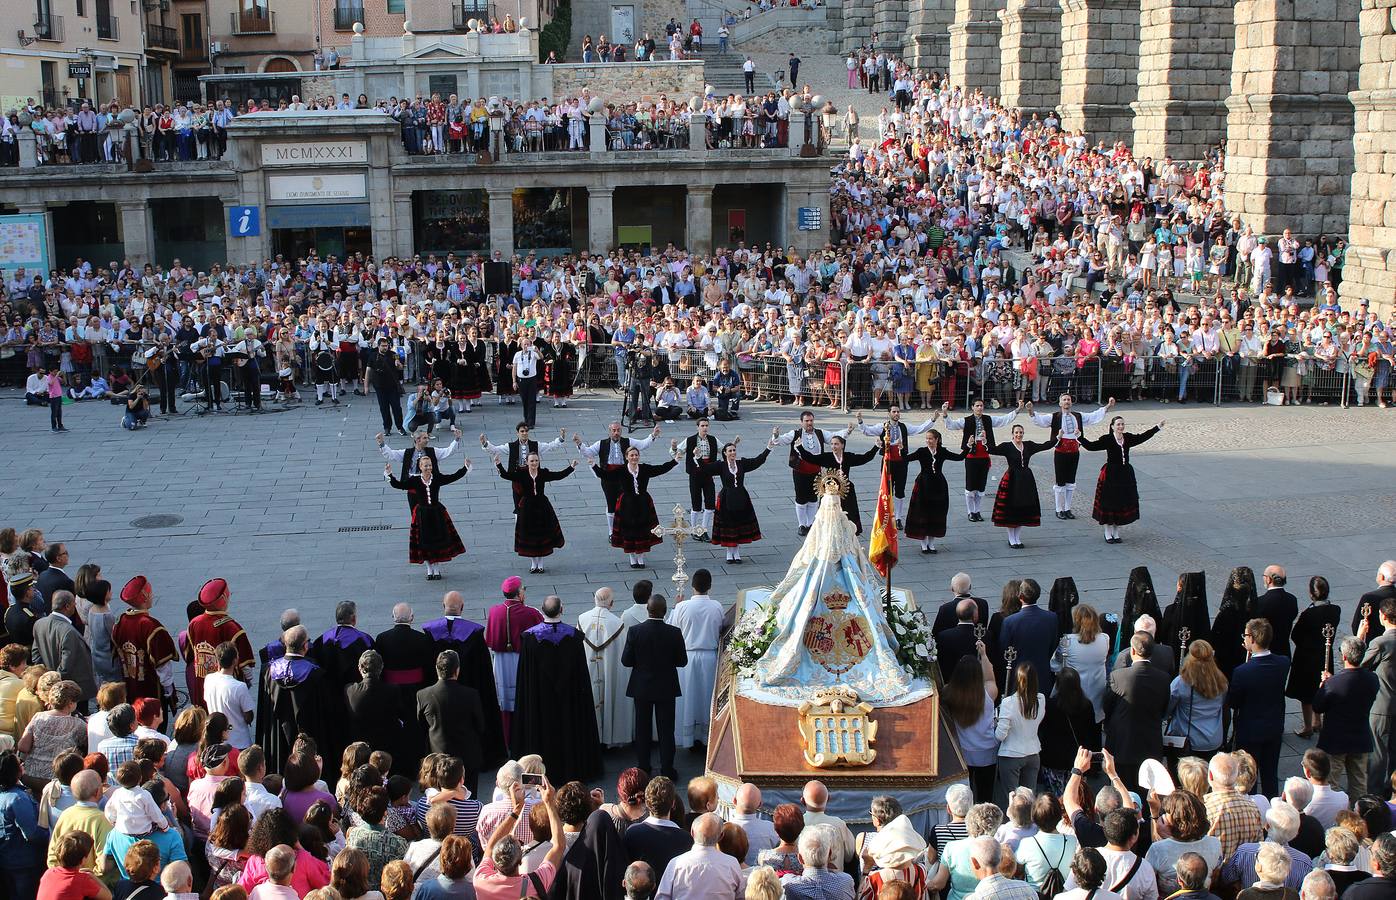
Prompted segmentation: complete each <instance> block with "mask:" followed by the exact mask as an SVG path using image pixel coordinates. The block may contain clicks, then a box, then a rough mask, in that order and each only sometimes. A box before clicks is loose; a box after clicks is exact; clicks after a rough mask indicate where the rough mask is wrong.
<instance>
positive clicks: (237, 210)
mask: <svg viewBox="0 0 1396 900" xmlns="http://www.w3.org/2000/svg"><path fill="white" fill-rule="evenodd" d="M261 212H262V211H261V209H259V208H258V207H255V206H232V207H229V208H228V235H229V236H230V237H257V236H258V235H260V234H261V233H262V215H261Z"/></svg>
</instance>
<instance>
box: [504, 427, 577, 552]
mask: <svg viewBox="0 0 1396 900" xmlns="http://www.w3.org/2000/svg"><path fill="white" fill-rule="evenodd" d="M494 467H495V468H496V469H498V470H499V477H500V478H503V479H504V480H505V481H512V482H513V483H514V484H515V485H516V486H517V487H518V488H519V497H518V502H517V506H516V508H515V511H514V552H515V553H517V554H518V555H519V556H526V557H528V571H529V572H535V573H536V572H541V571H543V564H542V563H540V562H539V560H541V559H542V558H543V557H545V556H551V555H552V552H553V551H554V550H561V549H562V548H563V546H564V545H565V544H566V543H567V540H566V538H564V537H563V536H562V525H561V524H560V523H559V522H558V520H557V513H556V512H554V511H553V504H552V502H551V501H550V500H548V495H547V494H546V493H545V488H544V485H546V484H547V483H548V482H550V481H561V480H562V479H564V478H566V477H567V476H568V475H571V474H572V472H573V471H574V470H575V469H576V468H577V461H576V460H575V459H574V460H572V462H571V464H570V465H569V466H568V467H567V468H565V469H558V470H553V469H544V468H543V467H542V466H541V465H540V464H539V461H538V454H537V453H530V454H528V462H527V463H526V464H525V465H524V467H523V468H522V469H515V470H514V471H512V472H507V471H505V469H504V466H503V465H502V464H501V463H500V461H499V455H498V454H495V456H494Z"/></svg>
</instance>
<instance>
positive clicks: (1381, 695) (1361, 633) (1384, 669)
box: [1357, 597, 1396, 876]
mask: <svg viewBox="0 0 1396 900" xmlns="http://www.w3.org/2000/svg"><path fill="white" fill-rule="evenodd" d="M1381 627H1382V629H1383V630H1382V633H1381V634H1379V635H1377V636H1376V637H1374V638H1372V639H1371V640H1370V641H1369V642H1368V644H1367V652H1366V654H1365V655H1364V656H1363V657H1362V668H1364V669H1369V670H1371V671H1373V672H1375V673H1377V700H1376V703H1375V705H1373V706H1372V708H1371V712H1370V713H1369V714H1368V716H1367V722H1368V724H1369V726H1370V727H1371V729H1372V756H1371V758H1370V759H1369V760H1368V762H1367V786H1368V789H1369V790H1371V791H1372V792H1373V793H1375V794H1377V795H1378V796H1380V797H1387V796H1389V795H1390V794H1391V782H1390V777H1391V761H1392V759H1393V758H1396V755H1393V753H1392V750H1391V721H1392V717H1393V716H1396V599H1392V598H1390V597H1388V598H1387V599H1385V600H1383V601H1382V602H1381ZM1357 636H1358V637H1359V638H1361V639H1363V640H1366V639H1367V626H1366V623H1365V622H1364V623H1363V624H1362V625H1361V626H1360V627H1359V628H1358V631H1357ZM1392 875H1393V876H1396V872H1392Z"/></svg>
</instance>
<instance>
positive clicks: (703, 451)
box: [683, 416, 741, 535]
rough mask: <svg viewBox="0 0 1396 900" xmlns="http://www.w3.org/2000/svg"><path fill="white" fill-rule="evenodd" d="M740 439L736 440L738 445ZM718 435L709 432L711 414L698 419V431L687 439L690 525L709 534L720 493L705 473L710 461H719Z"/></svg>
mask: <svg viewBox="0 0 1396 900" xmlns="http://www.w3.org/2000/svg"><path fill="white" fill-rule="evenodd" d="M739 440H741V439H740V438H738V439H737V440H734V441H733V442H732V443H733V444H736V443H737V441H739ZM717 459H718V455H717V438H715V437H713V436H712V435H711V434H708V417H707V416H703V417H701V418H700V419H698V430H697V431H696V432H694V433H693V434H690V435H689V436H688V437H686V438H684V441H683V470H684V471H685V472H687V473H688V525H689V527H690V528H702V529H703V532H704V534H705V535H708V534H710V533H711V532H712V530H713V510H714V509H715V508H716V507H715V506H714V504H715V503H716V502H717V493H716V491H715V490H714V489H713V479H712V476H711V475H705V474H702V469H703V467H704V466H706V465H707V464H708V463H711V462H717Z"/></svg>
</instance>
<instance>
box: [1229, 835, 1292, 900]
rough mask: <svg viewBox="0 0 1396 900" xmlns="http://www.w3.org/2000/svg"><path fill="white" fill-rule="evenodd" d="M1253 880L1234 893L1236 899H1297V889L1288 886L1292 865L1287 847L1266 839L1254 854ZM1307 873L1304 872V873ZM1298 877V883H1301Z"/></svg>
mask: <svg viewBox="0 0 1396 900" xmlns="http://www.w3.org/2000/svg"><path fill="white" fill-rule="evenodd" d="M1254 870H1255V880H1254V881H1253V882H1248V883H1249V884H1250V887H1248V888H1246V889H1244V890H1242V891H1241V892H1240V893H1238V894H1237V895H1236V900H1299V891H1298V889H1296V888H1293V887H1290V886H1289V881H1290V880H1291V875H1292V874H1293V866H1292V865H1291V860H1290V854H1289V848H1287V847H1285V846H1283V845H1282V844H1275V843H1271V842H1270V841H1266V842H1265V843H1263V844H1261V845H1260V847H1259V849H1258V850H1257V851H1256V854H1255V861H1254ZM1307 874H1308V873H1307V872H1306V873H1305V875H1307ZM1303 881H1304V879H1303V878H1300V879H1299V883H1300V884H1303Z"/></svg>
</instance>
